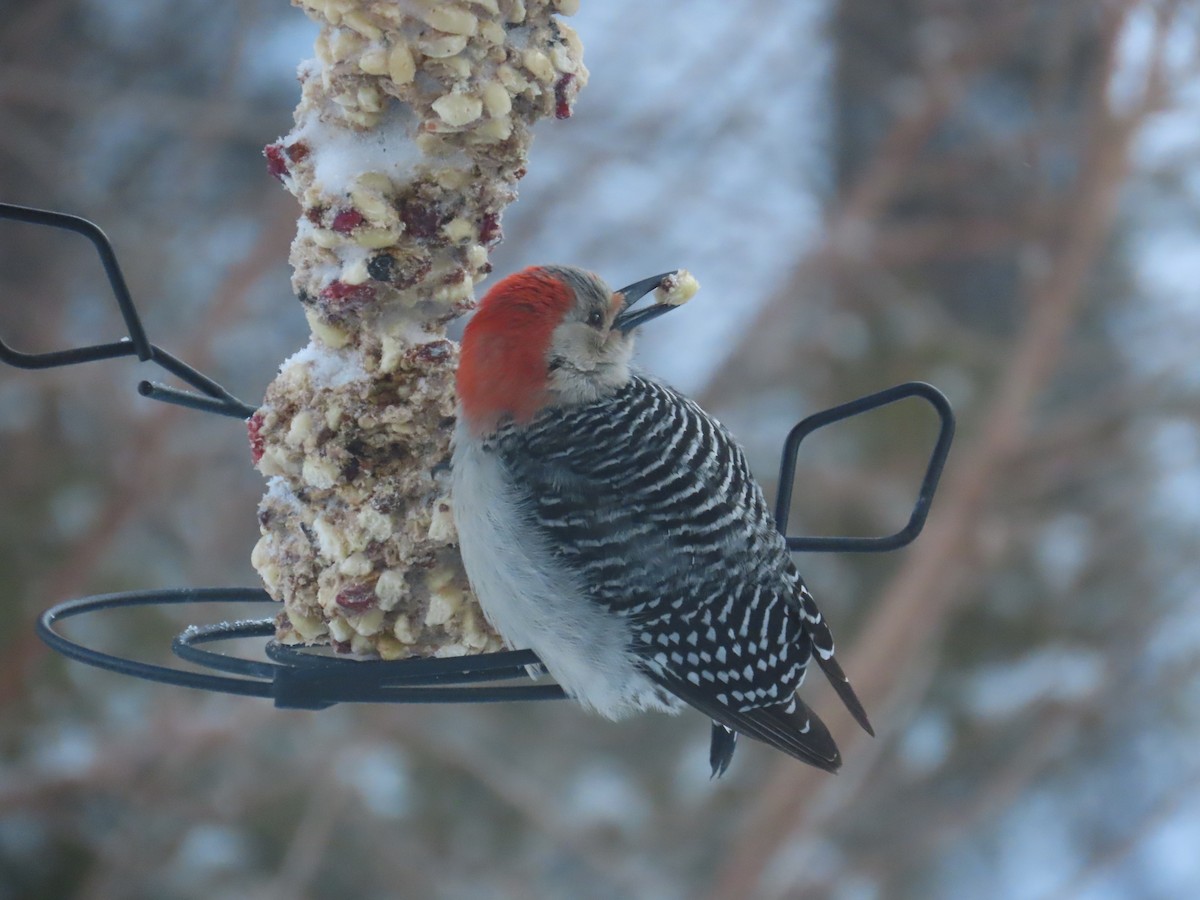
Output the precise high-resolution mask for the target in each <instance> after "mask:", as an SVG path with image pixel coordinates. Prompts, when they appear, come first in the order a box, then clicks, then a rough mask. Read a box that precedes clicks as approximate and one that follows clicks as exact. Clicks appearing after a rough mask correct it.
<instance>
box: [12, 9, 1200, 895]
mask: <svg viewBox="0 0 1200 900" xmlns="http://www.w3.org/2000/svg"><path fill="white" fill-rule="evenodd" d="M2 22H3V24H2V25H0V200H4V201H8V202H15V203H22V204H27V205H33V206H40V207H46V208H52V209H59V210H64V211H68V212H72V213H76V214H80V215H84V216H87V217H89V218H91V219H93V220H95V221H96V222H98V223H100V224H101V225H102V226H103V227H104V228H105V229H106V230H107V231H108V233H109V235H110V236H111V237H112V238H113V240H114V242H115V244H116V247H117V249H118V252H119V255H120V258H121V261H122V263H123V265H124V267H125V272H126V275H127V277H128V280H129V282H130V285H131V287H132V289H133V293H134V296H135V297H136V299H137V301H138V303H139V305H140V307H141V309H142V311H143V314H144V317H145V320H146V322H147V325H148V328H149V331H150V334H151V337H152V338H153V339H154V340H155V341H156V342H157V343H159V344H161V345H162V346H164V347H165V348H167V349H169V350H170V351H172V352H174V353H175V354H176V355H178V356H180V357H182V358H183V359H186V360H188V361H190V362H192V363H194V364H195V365H197V366H199V367H200V368H201V369H203V370H204V371H206V372H208V373H210V374H213V375H214V376H215V377H217V378H218V379H219V380H221V381H222V382H224V383H225V384H226V385H227V386H228V387H229V388H230V389H231V390H233V391H234V393H236V394H238V395H240V396H242V397H244V398H245V399H247V400H250V401H253V400H255V399H256V398H257V397H260V396H261V394H262V391H263V389H264V387H265V385H266V384H267V382H268V381H269V379H270V378H271V376H272V374H273V372H274V370H275V368H276V366H277V365H278V364H279V362H280V361H281V360H282V359H283V358H284V357H286V356H287V355H289V354H290V353H291V352H292V351H294V350H295V349H296V348H298V347H299V346H300V345H301V344H302V343H303V342H304V340H305V337H306V329H305V324H304V319H303V317H302V315H301V314H300V309H299V306H298V304H296V303H295V301H294V300H293V299H292V298H291V296H290V292H289V288H288V276H289V271H288V268H287V264H286V256H287V245H288V242H289V238H290V233H291V230H292V228H293V225H294V221H295V218H296V216H297V214H298V211H297V209H296V207H295V204H294V201H293V200H292V198H291V197H290V196H288V195H287V194H286V193H285V192H284V191H283V190H282V189H281V188H280V186H279V185H278V184H277V183H275V182H274V180H272V179H271V178H270V177H269V176H268V175H267V173H266V168H265V165H264V161H263V159H262V156H261V147H262V146H263V145H264V144H265V143H267V142H269V141H271V140H273V139H274V138H275V137H276V136H277V135H279V134H281V133H283V132H285V131H286V130H287V129H288V127H289V123H290V111H291V108H292V106H293V105H294V103H295V101H296V99H297V86H296V83H295V81H294V78H293V73H294V70H295V66H296V63H297V62H298V61H299V60H301V59H302V58H305V57H306V56H308V55H310V47H311V41H312V37H313V34H314V28H313V27H312V26H311V25H310V24H309V23H308V22H307V20H306V19H305V17H304V16H303V15H302V14H301V13H300V12H299V11H297V10H295V9H292V8H289V7H287V6H286V5H285V4H283V3H280V2H273V3H272V2H266V0H255V2H239V3H214V2H211V0H183V2H163V0H159V2H150V0H133V2H131V0H125V2H121V0H38V2H33V0H15V2H11V0H10V2H9V3H8V4H6V5H5V6H4V7H3V16H2ZM573 24H574V25H575V26H576V27H577V28H578V30H579V32H580V33H581V35H582V37H583V41H584V44H585V46H586V48H587V57H586V58H587V64H588V66H589V67H590V69H591V72H592V81H591V84H590V85H589V87H588V88H587V90H586V91H584V92H583V94H582V95H581V97H580V100H579V104H578V107H577V112H576V115H575V117H574V118H573V119H571V120H570V121H568V122H546V123H543V126H542V128H541V130H540V131H539V134H538V138H537V141H536V144H535V147H534V154H533V160H532V163H531V166H530V170H529V175H528V177H527V178H526V179H525V180H524V181H523V182H522V185H521V198H520V201H519V202H518V203H517V204H516V205H515V206H514V207H512V208H511V209H510V211H509V212H508V214H507V215H506V217H505V219H504V231H505V235H506V240H505V242H504V244H503V245H502V247H501V248H500V250H499V252H498V253H497V254H496V257H495V263H496V269H497V274H503V273H506V272H508V271H511V270H513V269H516V268H518V267H521V266H524V265H526V264H530V263H535V262H551V261H558V262H573V263H579V264H583V265H586V266H589V267H591V268H594V269H596V270H598V271H600V272H601V273H603V274H604V275H606V276H607V277H608V278H609V279H610V280H612V281H613V282H616V283H624V282H626V281H632V280H634V279H637V278H641V277H644V276H646V275H648V274H652V273H654V272H659V271H662V270H664V269H668V268H673V267H676V266H686V267H688V268H690V269H692V271H694V272H695V273H696V274H697V276H698V277H699V279H700V281H701V283H702V284H703V290H702V292H701V294H700V296H699V297H698V298H697V299H696V300H695V301H693V303H692V304H691V305H690V306H689V307H688V308H686V309H684V310H681V311H680V312H678V313H675V314H673V315H672V316H671V317H670V318H669V319H668V320H662V321H661V322H659V323H655V325H654V326H653V327H652V328H649V329H647V334H646V336H645V339H644V345H643V350H642V353H641V359H642V362H643V364H644V365H645V366H646V367H647V368H648V369H650V370H651V371H654V372H657V373H659V374H661V375H662V376H664V377H666V378H667V379H669V380H671V381H672V382H674V383H675V384H677V385H678V386H680V387H682V388H684V389H685V390H687V391H688V392H690V393H691V394H693V395H694V396H696V397H697V398H699V399H700V400H701V401H702V402H703V403H705V404H706V405H707V406H708V407H709V408H711V409H712V410H713V411H714V412H715V413H717V414H718V415H719V416H720V417H721V418H723V419H724V420H725V421H726V422H727V423H728V424H729V425H730V426H731V427H732V428H733V429H734V430H735V431H736V432H737V433H738V434H739V435H740V436H741V437H742V439H743V440H744V441H745V442H746V444H747V446H748V448H749V450H750V452H751V455H752V459H753V463H754V466H755V469H756V471H757V472H758V473H759V475H760V477H761V478H762V480H763V481H764V484H765V485H766V487H767V490H768V494H772V493H773V489H774V487H773V486H774V480H775V467H776V464H777V462H776V461H777V454H778V451H779V447H780V444H781V441H782V439H783V436H784V434H785V433H786V431H787V429H788V427H789V426H790V425H791V424H792V423H793V422H794V421H795V420H797V419H798V418H799V417H801V416H802V415H804V414H806V413H809V412H812V411H815V410H817V409H820V408H823V407H825V406H829V405H832V404H835V403H838V402H841V401H844V400H848V399H851V398H853V397H855V396H858V395H860V394H863V393H867V392H869V391H873V390H876V389H879V388H883V387H886V386H888V385H891V384H893V383H896V382H899V381H904V380H909V379H923V380H928V381H931V382H933V383H935V384H937V385H939V386H940V387H941V388H943V389H944V390H945V391H946V392H947V393H948V394H949V395H950V397H951V399H952V400H953V402H954V403H955V405H956V408H957V410H958V413H959V423H960V429H959V437H958V442H957V444H956V446H955V450H954V452H953V454H952V458H951V464H950V466H949V468H948V470H947V473H946V477H945V480H944V483H943V487H942V489H941V492H940V494H939V495H938V497H937V500H936V502H935V504H934V508H933V514H932V517H931V519H930V523H929V526H928V528H927V530H926V532H925V533H924V535H923V536H922V537H921V538H920V539H919V540H918V541H917V542H916V543H915V544H914V545H913V546H912V547H910V548H908V549H905V550H903V551H900V552H897V553H892V554H886V555H883V556H879V557H857V556H828V555H816V554H813V555H806V556H804V557H803V558H801V559H800V563H801V565H802V569H803V571H804V572H805V574H806V577H807V578H808V580H809V582H810V584H811V585H812V586H813V589H814V592H815V593H816V594H817V596H818V597H819V598H821V599H822V603H823V606H824V609H825V611H826V614H827V615H828V617H829V618H830V619H831V620H832V621H833V623H834V626H835V629H836V631H837V634H838V635H839V638H840V645H841V647H842V653H843V662H844V665H845V667H846V669H847V671H848V672H849V673H850V675H851V677H852V679H853V680H854V682H855V684H856V685H857V686H858V688H859V691H860V693H861V694H862V695H863V697H864V699H865V700H866V702H867V706H868V708H869V709H870V710H871V712H872V716H873V718H874V720H875V723H876V725H877V728H878V731H879V736H878V738H876V739H874V740H871V739H869V738H867V737H866V736H865V735H863V734H860V733H858V732H857V730H856V729H855V728H854V727H853V726H852V724H851V723H850V721H849V720H848V718H847V717H846V716H845V715H843V714H841V713H839V712H838V711H837V706H836V703H835V701H834V698H833V697H832V695H831V694H830V693H829V691H828V690H826V689H825V688H824V687H823V686H822V685H820V684H819V683H818V682H819V679H816V678H814V679H812V681H811V682H810V686H809V691H810V693H811V695H812V697H813V698H814V701H813V702H814V704H815V705H816V707H817V708H818V710H820V711H821V713H822V714H823V715H825V716H826V718H827V721H828V722H829V723H830V726H831V727H832V729H833V731H834V733H835V735H836V736H837V737H838V739H839V741H840V742H841V744H842V747H843V751H844V755H845V758H846V763H845V767H844V770H843V772H842V774H841V775H839V776H838V777H829V776H826V775H822V774H820V773H816V772H813V771H809V770H807V769H805V768H804V767H802V766H801V765H799V764H798V763H796V762H794V761H792V760H790V759H786V758H784V757H782V756H780V755H778V754H775V753H773V752H770V751H768V750H766V749H764V748H761V747H758V746H754V745H751V744H749V743H744V744H743V745H742V746H741V748H740V749H739V751H738V755H737V758H736V759H735V760H734V765H733V768H732V771H731V772H730V774H729V775H728V776H727V777H725V778H724V779H722V780H721V781H718V782H710V781H709V780H708V767H707V760H706V754H707V740H708V723H707V722H706V721H703V720H702V719H701V718H700V717H699V716H694V715H685V716H683V717H681V718H679V719H667V718H664V717H645V718H643V719H641V720H635V721H630V722H626V723H620V724H613V723H608V722H603V721H598V720H596V719H592V718H589V717H587V716H585V715H584V714H582V713H581V712H580V711H578V710H577V709H575V708H574V707H573V706H571V705H569V704H566V703H555V704H544V705H536V706H534V705H530V706H519V707H518V706H509V707H503V708H501V707H486V708H484V707H442V708H415V707H408V708H335V709H332V710H328V711H324V712H319V713H310V712H283V711H277V710H275V709H273V708H272V707H271V705H270V704H269V703H268V702H266V701H258V700H240V699H232V698H227V697H221V696H212V695H205V694H200V693H193V692H189V691H186V690H184V689H176V688H168V687H162V686H158V685H151V684H146V683H141V682H137V681H134V680H131V679H127V678H123V677H120V676H116V675H109V674H106V673H102V672H98V671H96V670H92V669H88V668H86V667H83V666H81V665H78V664H75V663H68V662H65V661H64V660H63V659H61V658H58V657H57V656H55V655H53V654H51V653H50V652H49V651H47V650H46V649H45V648H44V647H43V646H42V645H41V644H40V642H39V641H38V640H37V639H36V637H35V636H34V634H33V622H34V619H35V617H36V616H37V614H38V613H39V612H40V611H41V610H43V609H44V608H46V607H47V606H48V605H50V604H51V603H53V602H56V601H58V600H61V599H64V598H68V597H74V596H82V595H87V594H93V593H100V592H106V591H114V590H125V589H136V588H148V587H158V586H173V585H237V584H254V583H256V579H255V574H254V572H253V570H252V569H251V567H250V565H249V562H248V557H249V552H250V548H251V547H252V546H253V544H254V541H255V539H256V535H257V526H256V522H255V504H256V501H257V498H258V496H259V494H260V492H261V489H262V484H261V480H260V478H259V477H258V476H257V474H256V473H255V472H254V471H253V470H252V469H251V467H250V461H249V453H248V449H247V446H246V438H245V433H244V429H243V428H242V427H241V426H240V425H239V424H238V423H237V422H234V421H227V420H223V419H218V418H216V417H212V416H205V415H202V414H199V413H193V412H187V411H182V410H177V409H174V408H167V407H164V406H161V405H157V404H155V403H153V402H151V401H148V400H144V399H141V398H139V397H138V396H137V395H136V393H135V390H134V387H135V385H136V382H137V381H138V380H139V379H140V378H144V377H158V373H157V370H155V371H154V372H147V371H145V370H144V367H139V366H137V365H135V364H133V363H132V362H131V361H129V360H125V361H119V362H106V363H99V364H94V365H91V366H89V367H86V368H74V369H59V370H53V371H46V372H36V373H30V372H20V371H16V370H13V369H8V368H3V369H0V447H2V461H3V465H2V466H0V535H2V537H0V603H2V604H3V611H4V616H5V621H6V625H5V627H4V628H3V631H2V633H0V898H3V900H10V898H14V900H15V898H60V897H72V898H74V897H79V898H109V897H113V898H128V897H133V898H140V897H146V898H149V897H154V898H175V897H178V898H214V897H229V898H244V897H262V898H267V897H271V898H275V897H278V898H293V897H313V898H316V897H357V896H361V897H368V896H371V897H382V896H402V897H446V898H458V897H488V898H493V897H511V898H524V897H579V898H593V897H594V898H609V897H653V898H668V900H669V898H692V897H713V898H741V897H765V898H781V897H831V898H845V900H851V898H853V900H859V898H863V900H865V898H874V897H886V898H891V897H912V898H926V897H946V898H951V897H954V898H957V897H972V898H979V897H982V898H991V897H995V898H1009V897H1020V898H1039V900H1040V898H1045V900H1049V898H1062V897H1086V898H1092V900H1108V898H1124V897H1147V898H1176V897H1190V896H1196V892H1197V890H1200V888H1197V885H1200V749H1198V747H1200V577H1197V568H1198V560H1200V124H1198V123H1200V46H1198V37H1197V36H1198V34H1200V10H1198V8H1197V5H1196V4H1195V3H1194V2H1191V3H1189V2H1170V0H1163V2H1150V0H1124V2H1122V0H1112V2H1095V0H1013V2H1004V3H993V2H985V0H903V2H890V3H879V2H876V0H821V2H811V3H784V2H780V0H775V2H767V0H745V2H741V3H726V2H718V0H708V2H702V0H688V2H685V0H670V2H656V3H642V2H638V0H619V2H618V0H584V3H583V8H582V10H581V12H580V13H579V15H578V16H577V17H576V18H575V21H574V23H573ZM0 298H2V300H0V335H2V336H3V337H4V339H5V340H6V341H7V342H9V343H11V344H14V345H15V346H17V347H19V348H22V349H27V350H45V349H50V348H55V347H62V346H68V345H71V344H77V343H81V342H90V341H96V340H101V339H105V340H108V339H113V338H116V337H117V336H119V335H120V334H121V333H122V332H121V326H120V323H119V320H118V319H117V317H116V314H115V312H114V309H113V304H112V303H111V301H110V299H109V298H108V296H107V293H106V288H105V286H104V284H103V282H102V280H101V276H100V270H99V267H98V265H97V263H96V261H95V258H94V256H93V255H92V254H91V253H90V252H89V250H88V248H87V246H86V244H85V243H84V242H83V241H82V240H80V239H78V238H75V237H73V236H69V235H62V234H53V233H48V232H45V231H43V230H40V229H34V228H31V227H28V226H19V225H15V224H12V223H0ZM909 404H910V405H902V406H900V407H897V408H895V409H893V410H890V411H888V412H884V413H879V414H877V415H876V416H874V417H872V418H870V419H865V420H862V421H859V422H856V423H854V424H850V425H847V426H845V427H844V428H841V429H838V430H836V431H831V432H829V433H822V434H820V435H818V436H817V437H815V438H813V439H812V442H811V445H808V444H806V446H805V449H804V451H803V454H802V459H801V463H800V468H799V471H798V490H797V493H796V498H795V503H794V506H793V511H792V517H793V532H794V533H798V532H800V531H803V532H804V533H810V534H835V533H858V534H868V533H883V532H886V531H890V530H894V529H895V528H896V527H899V525H900V524H901V523H902V522H903V519H904V516H905V515H906V513H907V508H908V506H909V505H910V504H911V502H912V499H913V493H914V490H915V485H916V482H917V480H918V478H919V473H920V469H921V466H922V463H923V459H924V457H925V455H926V454H927V452H928V449H929V446H930V442H931V439H932V438H931V435H932V432H933V428H934V422H933V417H932V416H931V415H930V414H929V413H928V411H927V410H926V409H924V408H923V407H922V406H921V405H920V404H919V403H917V402H916V401H909ZM183 620H184V619H183V617H181V616H178V615H168V614H153V615H145V616H130V617H129V618H125V619H112V620H109V623H110V624H107V625H105V624H100V625H97V626H95V627H93V628H91V629H90V630H88V631H87V635H88V637H89V639H91V640H94V641H98V642H103V643H105V646H108V647H117V648H121V649H123V650H124V651H125V652H136V653H139V654H141V655H142V656H143V657H145V658H159V657H160V656H162V650H163V648H164V647H165V646H166V643H167V639H168V637H169V635H170V634H172V633H174V632H175V631H176V630H178V628H179V627H180V623H181V622H182V621H183ZM76 633H80V632H78V631H77V632H76Z"/></svg>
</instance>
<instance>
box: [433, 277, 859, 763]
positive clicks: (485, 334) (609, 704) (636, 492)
mask: <svg viewBox="0 0 1200 900" xmlns="http://www.w3.org/2000/svg"><path fill="white" fill-rule="evenodd" d="M668 274H673V273H668ZM665 277H666V276H663V275H660V276H656V277H655V278H648V279H646V280H644V281H640V282H637V283H636V284H632V285H630V286H629V287H627V288H624V289H623V290H620V291H616V292H614V291H612V290H611V289H610V288H609V287H608V286H607V285H606V284H605V283H604V282H603V281H601V280H600V279H599V278H598V277H596V276H595V275H592V274H591V273H589V272H585V271H583V270H581V269H575V268H569V267H565V266H562V267H559V266H546V267H542V268H531V269H526V270H525V271H523V272H520V273H518V274H516V275H511V276H509V277H508V278H505V279H504V280H502V281H500V282H499V283H498V284H497V285H496V286H495V287H493V288H492V289H491V290H490V291H489V292H488V294H487V295H486V296H485V297H484V298H483V301H482V303H481V304H480V306H479V309H478V311H477V312H476V313H475V316H474V317H473V318H472V319H471V321H470V322H469V323H468V324H467V327H466V331H465V333H464V335H463V341H462V358H461V361H460V363H459V368H458V396H459V420H458V426H457V429H456V431H455V442H454V456H453V463H452V464H453V506H454V517H455V521H456V523H457V526H458V534H459V541H460V547H461V550H462V556H463V562H464V564H465V566H466V570H467V575H468V577H469V578H470V581H471V585H472V587H473V588H474V590H475V593H476V595H477V596H478V598H479V602H480V605H481V606H482V607H483V611H484V613H485V614H486V615H487V617H488V618H489V619H490V620H491V622H492V624H493V625H494V626H495V627H496V630H497V631H499V632H500V634H501V635H502V636H503V637H504V639H505V640H506V641H507V642H509V643H510V644H511V645H512V646H514V647H528V648H530V649H532V650H533V651H534V652H535V653H536V654H537V655H538V657H539V658H540V659H541V661H542V663H543V665H544V666H545V667H546V669H547V671H549V673H550V674H551V675H552V676H554V678H555V679H556V680H557V681H558V683H559V684H560V685H561V686H562V687H563V688H564V689H565V690H566V691H567V693H568V694H570V695H571V696H572V697H574V698H575V699H576V700H578V701H579V702H580V703H582V704H583V705H584V706H585V707H589V708H591V709H593V710H594V711H596V712H598V713H600V714H601V715H604V716H607V717H609V718H613V719H616V718H620V717H622V716H625V715H627V714H630V713H633V712H637V711H641V710H666V711H670V712H676V711H678V710H679V709H681V708H682V704H688V705H691V706H693V707H695V708H697V709H699V710H701V711H703V712H704V713H706V714H707V715H708V716H709V717H711V718H712V719H713V722H714V725H713V745H712V747H713V749H712V753H711V762H712V766H713V774H714V775H716V774H720V773H721V772H723V771H724V770H725V768H726V767H727V766H728V764H729V761H730V758H731V756H732V754H733V749H734V741H735V739H736V735H737V733H739V732H740V733H741V734H745V735H748V736H750V737H753V738H757V739H759V740H761V741H765V742H766V743H768V744H770V745H772V746H774V747H777V748H779V749H780V750H783V751H784V752H786V753H789V754H791V755H792V756H795V757H796V758H798V759H801V760H803V761H804V762H807V763H811V764H812V765H814V766H818V767H820V768H822V769H827V770H829V771H833V770H835V769H837V768H838V766H839V765H840V764H841V757H840V755H839V753H838V749H837V746H836V745H835V744H834V742H833V738H832V737H831V736H830V734H829V731H828V729H826V727H825V725H824V724H823V723H822V722H821V720H820V719H819V718H817V716H816V715H815V714H814V713H813V712H812V711H811V710H809V708H808V707H807V706H806V705H805V704H804V703H803V701H801V700H800V699H799V698H798V697H797V696H796V689H797V688H798V687H799V686H800V683H801V682H802V681H803V679H804V674H805V670H806V668H807V666H808V663H809V661H810V660H811V659H813V658H815V659H816V661H817V664H818V665H819V666H820V667H821V669H822V670H823V671H824V672H825V674H826V675H827V676H828V677H829V680H830V681H831V682H832V684H833V686H834V688H835V689H836V690H837V692H838V694H839V695H840V696H841V699H842V701H843V702H844V703H845V704H846V706H847V707H848V708H849V709H850V711H851V712H852V713H853V715H854V716H855V718H856V719H857V720H858V722H859V723H860V724H861V725H862V726H863V728H865V729H867V731H870V730H871V727H870V725H869V723H868V722H867V717H866V713H865V712H864V711H863V708H862V705H861V704H860V703H859V701H858V698H857V697H856V696H855V694H854V691H853V689H852V688H851V687H850V684H849V682H848V681H847V680H846V676H845V675H844V674H843V673H842V669H841V667H840V666H839V665H838V663H837V661H836V660H835V659H834V655H833V639H832V637H831V635H830V633H829V626H828V625H827V624H826V623H825V620H824V619H823V618H822V617H821V613H820V612H819V611H818V610H817V606H816V604H815V603H814V601H813V598H812V595H811V594H809V592H808V589H807V588H806V587H805V586H804V582H803V581H801V579H800V576H799V574H798V573H797V572H796V568H795V566H794V565H793V563H792V559H791V557H790V556H789V554H788V551H787V547H786V545H785V543H784V540H783V537H782V536H781V535H780V534H779V532H778V531H777V530H776V528H775V526H774V523H773V521H772V518H771V514H770V511H769V509H768V507H767V503H766V500H765V499H764V497H763V493H762V490H761V489H760V488H759V486H758V484H757V483H756V482H755V481H754V479H753V477H752V476H751V474H750V468H749V466H748V464H747V462H746V458H745V456H744V454H743V453H742V450H741V448H740V447H739V446H738V444H737V443H736V442H735V441H734V439H733V437H732V436H731V435H730V434H729V432H728V431H726V430H725V428H724V427H723V426H721V425H720V423H718V422H717V421H716V420H715V419H713V418H712V417H711V416H709V415H708V414H706V413H705V412H704V411H703V410H702V409H700V407H698V406H697V405H696V404H695V403H693V402H692V401H691V400H688V399H687V398H685V397H683V396H681V395H680V394H678V393H676V392H675V391H674V390H672V389H671V388H669V387H666V386H665V385H662V384H660V383H658V382H656V381H654V380H652V379H650V378H646V377H644V376H642V375H637V374H634V373H633V372H632V371H631V368H630V357H631V354H632V351H633V330H634V329H635V328H636V327H637V326H638V325H640V324H642V323H644V322H646V321H648V320H650V319H652V318H655V317H656V316H658V315H659V314H661V313H663V312H665V311H667V310H669V309H671V308H672V307H671V306H669V305H665V304H658V305H652V306H647V307H644V308H641V309H633V308H632V307H633V305H634V304H635V303H636V302H637V301H638V300H639V299H641V298H642V297H643V296H645V295H646V294H648V293H649V292H650V291H652V290H654V289H655V288H656V287H658V286H659V284H660V283H661V282H662V280H663V278H665ZM681 701H682V703H681Z"/></svg>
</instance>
